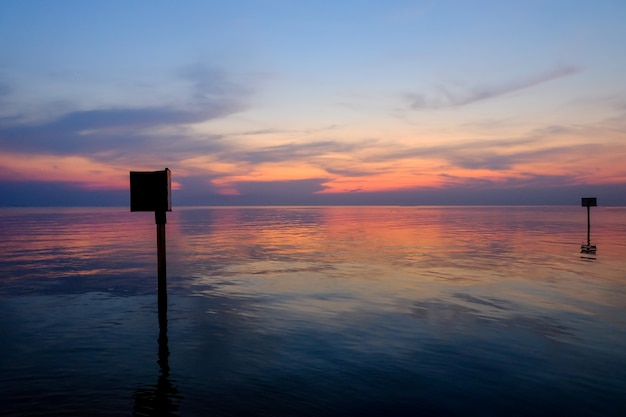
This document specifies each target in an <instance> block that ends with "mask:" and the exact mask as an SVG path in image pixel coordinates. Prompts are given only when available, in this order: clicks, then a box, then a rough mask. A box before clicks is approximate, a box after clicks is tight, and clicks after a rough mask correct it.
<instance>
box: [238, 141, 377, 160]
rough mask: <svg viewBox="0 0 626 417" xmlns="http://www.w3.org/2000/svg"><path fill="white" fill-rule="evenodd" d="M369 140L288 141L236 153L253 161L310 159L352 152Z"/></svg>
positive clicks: (243, 158)
mask: <svg viewBox="0 0 626 417" xmlns="http://www.w3.org/2000/svg"><path fill="white" fill-rule="evenodd" d="M368 143H369V141H362V142H357V143H353V142H339V141H335V140H325V141H313V142H305V143H287V144H282V145H275V146H268V147H264V148H259V149H254V150H251V151H245V152H242V153H238V154H237V155H235V157H236V158H237V160H240V161H247V162H252V163H263V162H281V161H301V160H307V161H310V160H311V158H316V157H319V156H323V155H327V154H329V153H350V152H353V151H354V150H355V149H358V148H361V147H363V146H364V145H367V144H368Z"/></svg>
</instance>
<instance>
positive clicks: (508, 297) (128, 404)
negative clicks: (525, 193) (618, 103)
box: [0, 206, 626, 417]
mask: <svg viewBox="0 0 626 417" xmlns="http://www.w3.org/2000/svg"><path fill="white" fill-rule="evenodd" d="M590 214H591V215H590V240H591V243H592V244H594V245H596V247H597V251H596V253H595V254H593V253H590V254H586V253H581V251H580V248H581V244H584V243H586V242H587V210H586V208H585V207H575V206H558V207H556V206H552V207H536V206H528V207H527V206H523V207H521V206H518V207H181V208H176V207H175V208H174V211H172V212H170V213H167V224H166V226H165V229H166V239H165V241H166V279H167V293H166V295H167V304H166V307H163V306H162V307H161V308H159V303H158V297H159V291H158V286H157V281H158V279H157V234H156V225H155V219H154V214H153V213H145V212H134V213H131V212H129V210H128V208H1V209H0V415H2V416H272V417H273V416H276V417H279V416H556V415H563V416H603V417H611V416H624V415H626V208H625V207H593V208H591V211H590ZM161 295H163V294H161Z"/></svg>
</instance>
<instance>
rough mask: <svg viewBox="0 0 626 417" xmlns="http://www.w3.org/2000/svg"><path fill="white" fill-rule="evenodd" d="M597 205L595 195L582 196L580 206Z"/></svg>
mask: <svg viewBox="0 0 626 417" xmlns="http://www.w3.org/2000/svg"><path fill="white" fill-rule="evenodd" d="M597 205H598V201H597V198H596V197H583V198H582V207H596V206H597Z"/></svg>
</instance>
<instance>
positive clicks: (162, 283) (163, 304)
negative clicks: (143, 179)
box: [154, 211, 167, 326]
mask: <svg viewBox="0 0 626 417" xmlns="http://www.w3.org/2000/svg"><path fill="white" fill-rule="evenodd" d="M154 219H155V222H156V225H157V263H158V291H159V295H158V297H159V324H160V325H161V326H167V278H166V276H167V274H166V260H165V223H166V222H167V220H166V217H165V212H164V211H156V212H154Z"/></svg>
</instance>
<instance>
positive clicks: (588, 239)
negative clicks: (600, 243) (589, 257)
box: [587, 206, 591, 245]
mask: <svg viewBox="0 0 626 417" xmlns="http://www.w3.org/2000/svg"><path fill="white" fill-rule="evenodd" d="M590 211H591V207H590V206H587V245H591V239H590V236H591V219H590V214H589V212H590Z"/></svg>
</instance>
